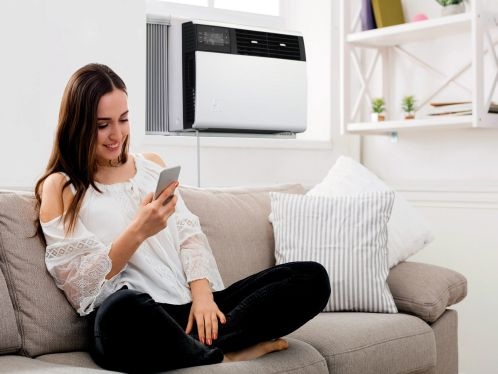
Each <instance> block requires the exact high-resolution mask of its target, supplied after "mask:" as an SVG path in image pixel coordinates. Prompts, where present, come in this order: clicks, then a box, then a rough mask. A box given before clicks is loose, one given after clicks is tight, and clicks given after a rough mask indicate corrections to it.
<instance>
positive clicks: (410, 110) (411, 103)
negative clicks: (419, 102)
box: [401, 95, 416, 119]
mask: <svg viewBox="0 0 498 374" xmlns="http://www.w3.org/2000/svg"><path fill="white" fill-rule="evenodd" d="M415 101H416V100H415V97H414V96H413V95H410V96H405V97H403V100H402V101H401V109H402V110H403V113H405V119H414V118H415Z"/></svg>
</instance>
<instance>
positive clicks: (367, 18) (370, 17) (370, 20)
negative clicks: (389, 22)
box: [360, 0, 377, 31]
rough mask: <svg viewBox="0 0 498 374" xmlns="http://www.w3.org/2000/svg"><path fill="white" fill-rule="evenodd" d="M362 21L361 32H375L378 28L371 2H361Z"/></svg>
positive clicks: (364, 0)
mask: <svg viewBox="0 0 498 374" xmlns="http://www.w3.org/2000/svg"><path fill="white" fill-rule="evenodd" d="M360 20H361V31H367V30H373V29H376V28H377V24H376V23H375V17H374V13H373V9H372V2H371V0H361V11H360Z"/></svg>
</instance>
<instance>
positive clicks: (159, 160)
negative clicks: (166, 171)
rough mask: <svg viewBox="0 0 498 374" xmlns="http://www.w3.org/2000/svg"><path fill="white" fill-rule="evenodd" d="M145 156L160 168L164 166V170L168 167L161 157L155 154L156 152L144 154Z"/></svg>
mask: <svg viewBox="0 0 498 374" xmlns="http://www.w3.org/2000/svg"><path fill="white" fill-rule="evenodd" d="M143 156H144V157H145V158H146V159H147V160H149V161H152V162H154V163H156V164H158V165H159V166H162V167H163V168H165V167H166V163H165V162H164V161H163V159H162V158H161V156H159V155H158V154H157V153H154V152H148V153H143Z"/></svg>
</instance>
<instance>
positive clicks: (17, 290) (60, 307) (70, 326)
mask: <svg viewBox="0 0 498 374" xmlns="http://www.w3.org/2000/svg"><path fill="white" fill-rule="evenodd" d="M35 203H36V201H35V199H34V196H33V194H31V193H15V192H5V193H3V192H2V193H0V268H1V270H2V272H3V274H4V275H5V280H6V282H7V286H8V287H9V292H10V294H11V299H12V304H13V306H14V311H15V315H16V320H17V321H18V324H19V332H20V334H21V343H22V347H21V353H22V354H23V355H25V356H30V357H36V356H39V355H42V354H48V353H58V352H67V351H78V350H84V349H87V348H88V338H87V329H88V327H87V319H86V318H82V317H79V316H78V314H77V313H76V311H75V310H74V309H73V308H72V307H71V305H70V304H69V302H68V301H67V300H66V298H65V296H64V294H63V293H62V291H61V290H59V289H58V288H57V286H56V285H55V282H54V280H53V279H52V277H51V276H50V274H49V273H48V271H47V268H46V266H45V245H44V244H43V242H42V241H41V240H40V238H39V237H38V236H37V235H36V226H35V220H36V219H37V211H36V209H35V205H36V204H35ZM2 318H3V316H2ZM0 334H1V333H0ZM0 371H1V370H0Z"/></svg>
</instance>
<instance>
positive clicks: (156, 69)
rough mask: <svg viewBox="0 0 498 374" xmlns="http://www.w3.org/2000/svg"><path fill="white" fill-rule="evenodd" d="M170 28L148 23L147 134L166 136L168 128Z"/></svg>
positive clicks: (161, 24)
mask: <svg viewBox="0 0 498 374" xmlns="http://www.w3.org/2000/svg"><path fill="white" fill-rule="evenodd" d="M167 40H168V26H167V25H166V24H163V23H159V22H155V21H148V22H147V58H146V61H147V69H146V88H147V90H146V105H147V116H146V119H145V132H146V134H164V133H165V132H167V126H168V106H167V102H168V70H167V69H168V65H167V60H168V52H167V48H168V41H167Z"/></svg>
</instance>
